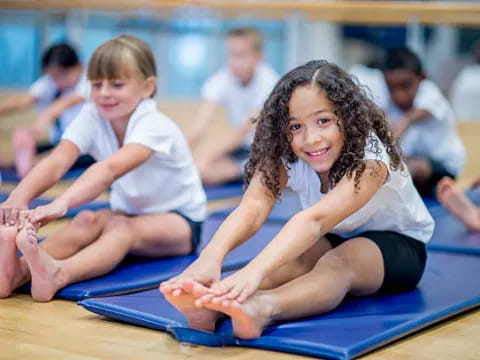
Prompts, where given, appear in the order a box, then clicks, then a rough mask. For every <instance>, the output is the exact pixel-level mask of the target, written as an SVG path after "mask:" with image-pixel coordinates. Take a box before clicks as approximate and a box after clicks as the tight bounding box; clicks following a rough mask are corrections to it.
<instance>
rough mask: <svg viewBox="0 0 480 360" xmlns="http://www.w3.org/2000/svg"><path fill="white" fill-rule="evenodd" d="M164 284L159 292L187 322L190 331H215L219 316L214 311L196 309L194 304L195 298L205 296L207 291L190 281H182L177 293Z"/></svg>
mask: <svg viewBox="0 0 480 360" xmlns="http://www.w3.org/2000/svg"><path fill="white" fill-rule="evenodd" d="M178 290H179V289H178V288H173V287H171V286H169V285H168V284H166V283H162V284H161V285H160V292H161V293H162V294H163V295H165V298H166V299H167V301H168V302H169V303H170V304H172V305H173V306H175V308H176V309H177V310H178V311H180V312H181V313H182V314H183V315H184V316H185V317H186V318H187V321H188V325H189V326H190V327H191V328H192V329H198V330H205V331H210V332H213V331H215V323H216V321H217V319H218V318H219V316H220V314H219V313H218V312H216V311H212V310H208V309H205V308H202V307H198V306H197V305H196V304H195V301H196V300H197V298H199V297H201V296H202V295H205V294H206V293H207V292H208V289H207V288H206V287H204V286H203V285H200V284H199V283H197V282H195V281H192V280H188V279H187V280H183V286H182V290H183V291H178Z"/></svg>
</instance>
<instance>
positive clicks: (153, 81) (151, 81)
mask: <svg viewBox="0 0 480 360" xmlns="http://www.w3.org/2000/svg"><path fill="white" fill-rule="evenodd" d="M156 89H157V78H156V77H155V76H149V77H148V78H147V79H146V80H145V82H144V86H143V94H142V97H143V98H144V99H146V98H149V97H150V96H152V94H153V93H154V92H155V90H156Z"/></svg>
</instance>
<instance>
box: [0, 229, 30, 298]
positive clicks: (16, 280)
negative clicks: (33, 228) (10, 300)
mask: <svg viewBox="0 0 480 360" xmlns="http://www.w3.org/2000/svg"><path fill="white" fill-rule="evenodd" d="M17 233H18V230H17V228H16V227H15V226H3V225H2V226H0V298H5V297H8V296H10V294H11V293H12V291H13V290H14V289H15V288H17V287H19V286H20V285H22V284H24V283H25V282H27V281H28V278H29V275H28V267H27V266H26V264H25V263H23V264H22V262H20V259H19V257H18V255H17V246H16V244H15V238H16V236H17Z"/></svg>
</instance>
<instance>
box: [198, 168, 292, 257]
mask: <svg viewBox="0 0 480 360" xmlns="http://www.w3.org/2000/svg"><path fill="white" fill-rule="evenodd" d="M280 182H281V184H280V186H281V188H283V187H285V184H286V182H287V174H286V171H285V169H284V168H283V167H282V172H281V179H280ZM275 202H276V199H274V198H273V196H271V195H270V193H269V190H268V189H267V188H266V186H265V185H264V184H263V183H262V181H261V174H260V173H259V172H257V173H256V174H255V176H254V177H253V178H252V181H251V183H250V185H249V187H248V188H247V190H246V192H245V194H244V195H243V197H242V200H241V202H240V204H239V205H238V207H237V208H236V209H235V210H234V211H233V212H232V213H231V214H230V215H229V216H228V217H227V218H226V219H225V221H224V222H223V224H222V225H221V226H220V228H219V229H218V230H217V232H216V233H215V235H214V236H213V238H212V240H211V241H210V243H209V244H208V245H207V246H206V247H205V249H204V250H203V251H202V253H201V254H200V258H202V259H203V258H204V259H205V260H207V259H208V260H209V261H212V259H214V260H215V261H216V262H220V264H221V262H222V261H223V259H224V258H225V256H226V255H227V254H228V253H229V252H230V251H231V250H233V249H235V248H236V247H238V246H240V245H241V244H243V243H244V242H245V241H247V240H248V239H249V238H250V237H252V236H253V235H254V234H255V233H256V232H257V231H258V230H259V229H260V227H261V226H262V225H263V223H264V222H265V220H266V219H267V217H268V215H269V214H270V212H271V211H272V208H273V206H274V205H275Z"/></svg>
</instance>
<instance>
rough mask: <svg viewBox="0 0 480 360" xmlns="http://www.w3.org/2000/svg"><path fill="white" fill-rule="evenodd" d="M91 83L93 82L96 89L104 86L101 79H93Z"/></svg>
mask: <svg viewBox="0 0 480 360" xmlns="http://www.w3.org/2000/svg"><path fill="white" fill-rule="evenodd" d="M91 84H92V87H94V88H95V89H98V88H100V87H101V86H102V82H101V81H92V82H91Z"/></svg>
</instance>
